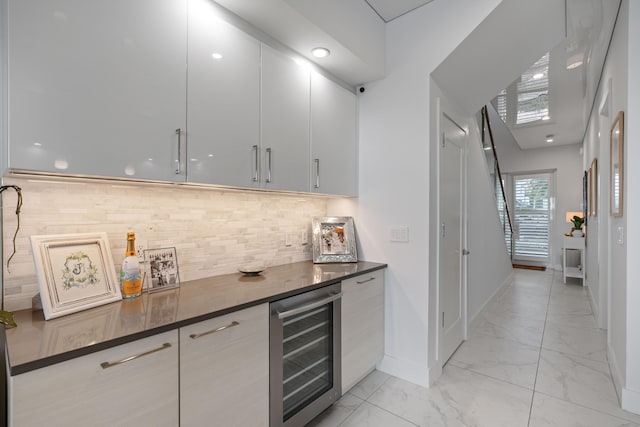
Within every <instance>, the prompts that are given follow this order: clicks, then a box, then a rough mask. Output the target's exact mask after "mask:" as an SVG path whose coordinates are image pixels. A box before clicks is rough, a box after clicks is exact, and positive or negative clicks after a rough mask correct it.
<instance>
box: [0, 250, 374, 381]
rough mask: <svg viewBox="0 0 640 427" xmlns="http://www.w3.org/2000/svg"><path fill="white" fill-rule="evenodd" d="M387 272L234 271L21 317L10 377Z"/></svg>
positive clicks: (338, 267)
mask: <svg viewBox="0 0 640 427" xmlns="http://www.w3.org/2000/svg"><path fill="white" fill-rule="evenodd" d="M385 267H386V264H380V263H373V262H365V261H361V262H357V263H344V264H313V263H312V262H311V261H304V262H296V263H292V264H285V265H279V266H274V267H269V268H267V269H266V270H265V271H264V272H263V273H262V274H261V275H259V276H245V275H243V274H241V273H235V274H226V275H223V276H217V277H211V278H207V279H200V280H193V281H189V282H184V283H182V285H181V286H180V287H179V288H176V289H171V290H166V291H161V292H156V293H152V294H143V295H142V296H141V297H139V298H133V299H130V300H122V301H119V302H114V303H111V304H106V305H103V306H100V307H96V308H92V309H89V310H85V311H80V312H78V313H73V314H70V315H67V316H63V317H59V318H55V319H51V320H44V314H43V312H42V310H38V311H32V310H21V311H17V312H15V313H14V317H15V320H16V322H17V323H18V327H17V328H13V329H6V330H4V333H5V338H6V347H7V357H8V364H9V373H10V374H11V375H19V374H21V373H25V372H28V371H32V370H34V369H38V368H42V367H44V366H48V365H52V364H55V363H59V362H63V361H66V360H69V359H72V358H75V357H79V356H83V355H86V354H90V353H94V352H96V351H100V350H104V349H106V348H110V347H114V346H117V345H120V344H124V343H127V342H131V341H135V340H137V339H140V338H144V337H147V336H151V335H155V334H158V333H161V332H165V331H169V330H172V329H176V328H180V327H183V326H186V325H190V324H193V323H196V322H199V321H202V320H206V319H210V318H213V317H217V316H220V315H223V314H226V313H230V312H232V311H236V310H240V309H243V308H246V307H250V306H253V305H258V304H262V303H265V302H271V301H275V300H278V299H282V298H286V297H288V296H291V295H295V294H299V293H302V292H305V291H309V290H312V289H316V288H319V287H322V286H326V285H330V284H332V283H336V282H339V281H341V280H343V279H348V278H350V277H353V276H358V275H361V274H366V273H369V272H372V271H375V270H379V269H382V268H385Z"/></svg>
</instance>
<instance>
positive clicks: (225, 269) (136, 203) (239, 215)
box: [2, 178, 327, 311]
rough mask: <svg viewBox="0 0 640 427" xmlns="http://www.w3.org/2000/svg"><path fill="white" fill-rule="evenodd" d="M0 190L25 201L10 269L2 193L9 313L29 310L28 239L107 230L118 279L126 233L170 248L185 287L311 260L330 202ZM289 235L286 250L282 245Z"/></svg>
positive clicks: (116, 188)
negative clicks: (246, 268)
mask: <svg viewBox="0 0 640 427" xmlns="http://www.w3.org/2000/svg"><path fill="white" fill-rule="evenodd" d="M3 184H4V185H10V184H15V185H18V186H20V187H21V188H22V194H23V199H24V201H23V206H22V213H21V216H20V231H19V232H18V237H17V239H16V250H17V252H16V255H15V256H14V257H13V259H12V260H11V264H10V266H9V270H7V266H6V263H7V259H8V257H9V256H10V255H11V252H12V251H13V248H12V238H13V234H14V232H15V228H16V215H15V206H16V195H15V193H14V192H13V191H11V190H9V191H5V192H4V193H3V194H2V215H3V221H2V222H3V224H2V226H3V245H4V246H3V284H4V286H3V292H4V299H3V301H4V308H5V309H6V310H11V311H14V310H20V309H24V308H30V307H31V298H32V297H33V296H34V295H35V294H36V293H37V292H38V283H37V279H36V274H35V268H34V263H33V257H32V253H31V244H30V240H29V237H30V236H32V235H39V234H71V233H84V232H93V231H104V232H106V233H107V235H108V237H109V243H110V246H111V253H112V256H113V261H114V263H115V264H116V265H115V266H114V268H115V269H116V272H117V273H118V274H119V271H120V267H119V266H120V263H121V262H122V259H123V258H124V252H125V246H126V237H127V232H128V231H135V233H136V241H137V242H142V243H146V244H147V247H149V248H162V247H175V248H176V250H177V254H178V262H179V269H180V277H181V280H182V281H187V280H195V279H200V278H204V277H209V276H216V275H220V274H227V273H233V272H236V271H237V268H238V267H239V266H241V265H244V264H249V263H254V262H264V263H266V264H267V265H279V264H286V263H290V262H296V261H304V260H309V259H311V257H312V253H311V218H312V217H314V216H323V215H325V214H326V210H327V207H326V204H327V199H324V198H320V197H314V196H311V195H296V194H276V193H266V192H265V193H263V192H255V191H239V190H225V189H217V188H216V189H214V188H197V187H185V186H172V185H144V184H134V183H132V184H128V183H122V182H117V181H113V182H77V181H48V180H46V178H43V179H26V178H24V179H23V178H5V179H4V180H3ZM304 231H306V232H307V235H308V238H309V241H308V244H306V245H303V244H302V242H301V235H302V233H303V232H304ZM287 233H288V234H289V236H290V240H291V242H290V243H291V246H286V245H285V235H286V234H287ZM118 277H119V276H118Z"/></svg>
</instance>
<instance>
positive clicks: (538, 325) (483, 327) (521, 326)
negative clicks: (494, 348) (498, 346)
mask: <svg viewBox="0 0 640 427" xmlns="http://www.w3.org/2000/svg"><path fill="white" fill-rule="evenodd" d="M480 316H481V320H479V322H478V326H477V327H476V328H475V329H474V330H473V332H472V333H473V334H476V333H478V334H484V335H491V336H494V337H497V338H508V339H510V340H513V341H517V342H519V343H522V344H527V345H535V346H538V347H540V344H541V343H542V333H543V331H544V320H540V319H538V320H536V319H533V320H532V319H527V318H523V317H518V316H507V317H505V316H499V315H496V314H492V313H482V314H481V315H480Z"/></svg>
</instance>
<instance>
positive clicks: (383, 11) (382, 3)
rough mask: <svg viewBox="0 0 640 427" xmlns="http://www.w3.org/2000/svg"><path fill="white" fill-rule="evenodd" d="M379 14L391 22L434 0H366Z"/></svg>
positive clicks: (385, 20)
mask: <svg viewBox="0 0 640 427" xmlns="http://www.w3.org/2000/svg"><path fill="white" fill-rule="evenodd" d="M364 1H365V2H366V3H367V4H368V5H369V6H371V7H372V8H373V10H375V11H376V13H377V14H378V16H380V18H382V19H383V20H384V22H389V21H391V20H393V19H396V18H397V17H398V16H402V15H404V14H405V13H409V12H411V11H412V10H413V9H416V8H418V7H420V6H423V5H425V4H427V3H430V2H432V1H433V0H364Z"/></svg>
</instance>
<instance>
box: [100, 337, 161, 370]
mask: <svg viewBox="0 0 640 427" xmlns="http://www.w3.org/2000/svg"><path fill="white" fill-rule="evenodd" d="M169 347H171V344H169V343H168V342H166V343H164V344H162V347H159V348H154V349H153V350H149V351H145V352H144V353H140V354H136V355H135V356H129V357H125V358H124V359H122V360H118V361H117V362H102V363H101V364H100V366H102V369H107V368H111V367H113V366H117V365H122V364H123V363H127V362H131V361H132V360H135V359H139V358H140V357H143V356H148V355H150V354H152V353H155V352H157V351H162V350H164V349H165V348H169Z"/></svg>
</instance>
